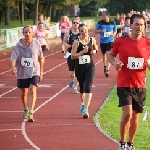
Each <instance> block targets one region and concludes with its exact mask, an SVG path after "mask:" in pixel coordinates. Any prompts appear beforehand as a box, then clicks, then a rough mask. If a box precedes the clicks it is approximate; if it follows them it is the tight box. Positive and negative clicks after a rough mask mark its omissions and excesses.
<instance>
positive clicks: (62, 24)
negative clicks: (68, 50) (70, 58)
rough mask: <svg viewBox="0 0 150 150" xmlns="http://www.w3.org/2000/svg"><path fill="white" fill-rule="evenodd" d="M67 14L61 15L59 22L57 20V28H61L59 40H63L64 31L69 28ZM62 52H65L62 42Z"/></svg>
mask: <svg viewBox="0 0 150 150" xmlns="http://www.w3.org/2000/svg"><path fill="white" fill-rule="evenodd" d="M67 20H68V18H67V16H62V17H61V22H59V29H60V30H61V40H62V42H63V39H64V35H65V32H66V31H67V30H68V29H70V23H69V21H67ZM62 53H65V46H64V45H63V44H62Z"/></svg>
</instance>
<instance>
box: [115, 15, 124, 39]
mask: <svg viewBox="0 0 150 150" xmlns="http://www.w3.org/2000/svg"><path fill="white" fill-rule="evenodd" d="M114 22H115V24H116V26H117V33H116V38H118V37H121V34H122V25H123V21H122V20H121V18H120V14H119V13H117V15H116V18H115V19H114Z"/></svg>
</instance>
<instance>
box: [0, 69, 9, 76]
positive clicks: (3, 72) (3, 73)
mask: <svg viewBox="0 0 150 150" xmlns="http://www.w3.org/2000/svg"><path fill="white" fill-rule="evenodd" d="M10 71H11V70H7V71H4V72H1V73H0V75H2V74H5V73H7V72H10Z"/></svg>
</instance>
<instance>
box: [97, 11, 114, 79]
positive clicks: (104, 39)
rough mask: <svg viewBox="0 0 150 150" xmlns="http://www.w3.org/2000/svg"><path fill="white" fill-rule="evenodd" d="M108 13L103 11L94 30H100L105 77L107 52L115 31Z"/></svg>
mask: <svg viewBox="0 0 150 150" xmlns="http://www.w3.org/2000/svg"><path fill="white" fill-rule="evenodd" d="M109 15H110V14H109V12H108V11H104V12H103V13H102V20H101V21H100V22H99V23H98V24H97V25H96V32H100V48H101V52H102V54H103V63H104V74H105V76H106V77H108V76H109V69H110V63H109V61H108V58H107V57H108V56H107V52H108V51H110V49H111V46H112V44H113V42H114V37H115V36H116V32H117V28H116V25H115V23H114V21H111V20H110V19H109Z"/></svg>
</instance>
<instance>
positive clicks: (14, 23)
mask: <svg viewBox="0 0 150 150" xmlns="http://www.w3.org/2000/svg"><path fill="white" fill-rule="evenodd" d="M100 18H101V17H100V16H96V17H81V21H82V20H86V19H94V20H95V23H97V22H98V21H99V20H100ZM110 18H111V19H113V18H114V16H111V17H110ZM69 19H70V20H72V19H73V17H70V18H69ZM54 23H56V22H51V24H54ZM25 25H33V20H26V21H25V22H24V24H21V23H20V21H19V20H15V21H14V20H13V21H10V25H4V23H2V25H0V29H10V28H16V27H23V26H25Z"/></svg>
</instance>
